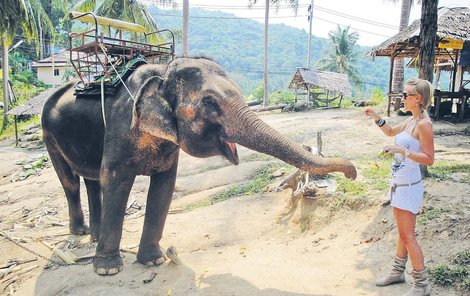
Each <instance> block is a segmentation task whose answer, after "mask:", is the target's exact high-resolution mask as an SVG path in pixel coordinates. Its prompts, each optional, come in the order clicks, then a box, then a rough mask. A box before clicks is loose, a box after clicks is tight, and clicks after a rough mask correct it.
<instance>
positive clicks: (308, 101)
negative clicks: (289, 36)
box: [305, 0, 313, 106]
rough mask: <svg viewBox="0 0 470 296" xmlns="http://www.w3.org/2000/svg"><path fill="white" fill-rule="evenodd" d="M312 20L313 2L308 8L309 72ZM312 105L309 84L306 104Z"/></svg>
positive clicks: (308, 68) (308, 66)
mask: <svg viewBox="0 0 470 296" xmlns="http://www.w3.org/2000/svg"><path fill="white" fill-rule="evenodd" d="M312 19H313V0H312V2H311V3H310V5H309V6H308V22H309V24H308V25H309V29H308V47H307V48H308V49H307V51H308V53H307V55H308V61H307V70H310V59H311V51H312ZM309 103H310V87H309V86H308V84H307V97H306V98H305V104H306V105H307V106H309Z"/></svg>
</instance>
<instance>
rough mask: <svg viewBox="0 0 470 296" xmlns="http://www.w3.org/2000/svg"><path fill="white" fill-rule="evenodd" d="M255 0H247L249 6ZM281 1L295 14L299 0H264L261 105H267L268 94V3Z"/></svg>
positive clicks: (254, 2)
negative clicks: (262, 97)
mask: <svg viewBox="0 0 470 296" xmlns="http://www.w3.org/2000/svg"><path fill="white" fill-rule="evenodd" d="M256 2H257V0H249V7H251V6H252V5H255V4H256ZM281 2H286V3H288V4H289V5H290V6H291V7H292V8H293V9H294V11H295V13H296V14H297V8H298V7H299V0H284V1H282V0H266V4H265V10H264V74H263V78H264V100H263V106H264V107H267V106H269V96H268V31H269V4H270V3H272V4H275V5H277V6H279V4H281Z"/></svg>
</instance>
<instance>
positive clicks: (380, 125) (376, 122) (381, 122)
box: [375, 118, 387, 127]
mask: <svg viewBox="0 0 470 296" xmlns="http://www.w3.org/2000/svg"><path fill="white" fill-rule="evenodd" d="M386 123H387V122H386V121H385V119H383V118H380V119H377V120H376V121H375V124H376V125H377V126H378V127H382V126H384V125H385V124H386Z"/></svg>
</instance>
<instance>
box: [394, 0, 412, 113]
mask: <svg viewBox="0 0 470 296" xmlns="http://www.w3.org/2000/svg"><path fill="white" fill-rule="evenodd" d="M392 1H393V2H395V3H396V2H398V1H399V0H392ZM413 2H414V0H401V10H400V25H399V28H398V29H399V31H402V30H404V29H405V28H406V27H408V23H409V22H410V12H411V7H412V6H413ZM404 72H405V66H404V61H403V59H396V60H395V61H394V65H393V82H392V92H402V91H403V79H404ZM398 107H399V106H395V109H397V108H398Z"/></svg>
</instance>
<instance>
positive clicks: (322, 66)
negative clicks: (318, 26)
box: [316, 26, 361, 85]
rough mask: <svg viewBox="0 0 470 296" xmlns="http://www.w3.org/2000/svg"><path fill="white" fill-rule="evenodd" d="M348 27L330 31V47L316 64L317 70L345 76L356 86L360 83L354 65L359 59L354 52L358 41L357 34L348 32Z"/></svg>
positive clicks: (357, 52) (357, 54)
mask: <svg viewBox="0 0 470 296" xmlns="http://www.w3.org/2000/svg"><path fill="white" fill-rule="evenodd" d="M349 29H350V27H346V28H341V27H340V26H338V27H337V29H336V31H330V32H329V33H328V36H329V38H330V47H329V50H328V51H327V53H326V56H325V57H323V58H322V59H320V60H319V61H318V62H317V65H316V68H317V69H318V70H326V71H331V72H336V73H344V74H347V75H348V77H349V79H350V80H351V81H353V82H354V83H355V84H356V85H359V84H360V83H361V81H360V78H359V74H358V73H359V72H358V71H357V69H356V68H355V67H354V63H355V62H356V61H357V59H358V57H359V51H357V50H356V42H357V40H358V39H359V34H358V33H357V32H349Z"/></svg>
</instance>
